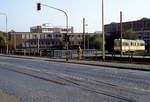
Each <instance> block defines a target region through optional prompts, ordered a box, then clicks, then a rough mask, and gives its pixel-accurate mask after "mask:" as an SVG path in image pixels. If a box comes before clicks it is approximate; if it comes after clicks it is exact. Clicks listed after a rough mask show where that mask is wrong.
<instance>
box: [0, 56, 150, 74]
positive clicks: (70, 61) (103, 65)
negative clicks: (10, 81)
mask: <svg viewBox="0 0 150 102" xmlns="http://www.w3.org/2000/svg"><path fill="white" fill-rule="evenodd" d="M0 56H3V57H12V58H22V59H33V60H43V61H52V62H62V63H72V64H82V65H91V66H99V67H100V66H101V67H111V68H116V69H128V70H138V71H150V65H149V68H135V67H127V66H126V65H128V64H127V63H117V64H122V66H117V65H115V63H113V62H108V64H107V65H106V63H107V62H106V63H105V64H96V63H87V62H84V61H82V60H81V61H80V62H78V61H73V60H69V61H63V60H56V59H48V58H45V59H44V58H42V57H29V56H14V55H1V54H0ZM38 58H39V59H38ZM109 64H114V65H109ZM123 65H124V66H123ZM130 65H136V64H130ZM141 66H142V65H141Z"/></svg>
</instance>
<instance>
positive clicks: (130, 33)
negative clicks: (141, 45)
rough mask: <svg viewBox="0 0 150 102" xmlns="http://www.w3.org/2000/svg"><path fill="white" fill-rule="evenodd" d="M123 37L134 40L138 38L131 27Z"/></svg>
mask: <svg viewBox="0 0 150 102" xmlns="http://www.w3.org/2000/svg"><path fill="white" fill-rule="evenodd" d="M123 38H124V39H131V40H135V39H138V33H137V32H135V31H133V30H132V29H129V30H128V31H126V32H125V33H124V34H123Z"/></svg>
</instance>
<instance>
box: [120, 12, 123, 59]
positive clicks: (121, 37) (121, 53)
mask: <svg viewBox="0 0 150 102" xmlns="http://www.w3.org/2000/svg"><path fill="white" fill-rule="evenodd" d="M122 39H123V36H122V11H120V56H122V55H123V52H122Z"/></svg>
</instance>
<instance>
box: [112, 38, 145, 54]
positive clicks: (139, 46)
mask: <svg viewBox="0 0 150 102" xmlns="http://www.w3.org/2000/svg"><path fill="white" fill-rule="evenodd" d="M114 51H116V52H120V51H122V52H124V53H125V52H138V51H140V52H141V51H142V52H143V51H145V42H144V40H128V39H115V40H114Z"/></svg>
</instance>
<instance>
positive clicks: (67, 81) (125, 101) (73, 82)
mask: <svg viewBox="0 0 150 102" xmlns="http://www.w3.org/2000/svg"><path fill="white" fill-rule="evenodd" d="M10 66H12V65H10ZM2 69H5V70H8V71H13V72H16V73H19V74H24V75H27V76H30V77H34V78H38V79H41V80H45V81H49V82H53V83H56V84H60V85H65V86H72V87H77V88H80V89H82V90H85V91H89V92H92V93H96V94H100V95H105V96H108V97H112V98H115V99H118V100H121V102H138V101H136V100H133V99H130V98H128V97H125V96H121V95H117V94H114V93H112V92H109V91H107V90H100V89H96V88H95V87H92V86H91V84H97V86H99V85H100V84H103V85H107V86H109V87H112V88H115V89H122V88H123V87H120V86H118V85H114V84H110V83H105V82H102V81H98V82H96V81H94V80H91V82H86V81H85V80H82V78H81V79H77V78H68V76H66V75H64V74H60V73H55V74H53V73H51V72H47V71H46V70H36V69H31V68H21V70H19V69H14V68H2ZM22 69H23V70H24V71H23V70H22ZM30 72H34V73H30ZM37 73H41V74H47V75H50V76H53V77H55V78H56V79H58V80H54V79H50V78H48V77H42V76H39V75H38V74H37ZM95 82H96V83H95Z"/></svg>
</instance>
